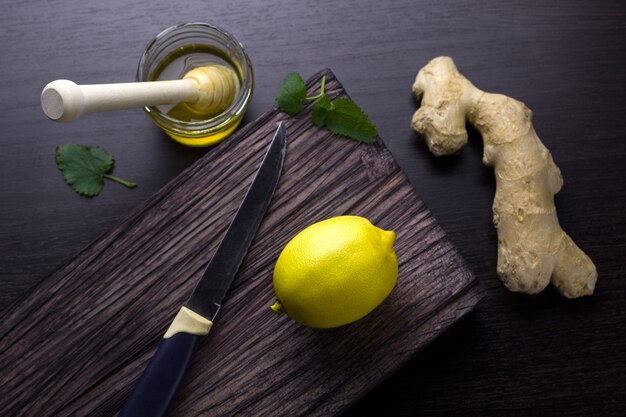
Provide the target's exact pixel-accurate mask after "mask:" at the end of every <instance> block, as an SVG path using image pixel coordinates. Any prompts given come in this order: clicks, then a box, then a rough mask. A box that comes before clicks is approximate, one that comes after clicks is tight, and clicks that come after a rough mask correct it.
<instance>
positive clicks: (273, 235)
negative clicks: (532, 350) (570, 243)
mask: <svg viewBox="0 0 626 417" xmlns="http://www.w3.org/2000/svg"><path fill="white" fill-rule="evenodd" d="M323 74H325V75H326V76H327V84H326V88H327V92H328V94H329V96H330V97H331V98H335V97H338V96H341V95H345V92H344V91H343V88H342V87H341V85H340V84H339V82H338V81H337V80H336V78H335V77H334V75H333V74H332V73H331V72H329V71H325V72H324V73H323ZM321 75H322V73H320V74H318V75H316V76H315V77H313V78H312V79H311V80H310V81H309V83H308V84H309V87H310V89H311V90H310V92H311V93H312V94H310V95H313V94H315V93H314V91H316V90H317V89H319V82H320V80H321ZM280 120H283V121H285V124H286V129H287V135H288V149H287V157H286V161H285V167H284V171H283V174H282V177H281V180H280V183H279V185H278V187H277V190H276V193H275V195H274V198H273V200H272V203H271V205H270V207H269V209H268V213H267V215H266V217H265V218H264V220H263V223H262V224H261V226H260V229H259V231H258V233H257V235H256V237H255V240H254V242H253V244H252V246H251V248H250V250H249V252H248V254H247V256H246V259H245V260H244V263H243V265H242V267H241V270H240V272H239V274H238V276H237V278H236V280H235V282H234V284H233V286H232V288H231V290H230V292H229V295H228V296H227V299H226V301H225V303H224V305H223V307H222V309H221V311H220V314H219V316H218V319H217V321H216V324H215V326H214V327H213V329H212V331H211V333H210V334H209V336H208V337H207V338H205V339H203V341H202V342H201V345H200V347H199V349H198V351H197V352H196V355H195V357H194V359H193V362H192V365H191V367H190V371H189V372H188V375H187V377H186V380H185V382H184V385H183V387H182V388H181V390H180V392H179V395H178V397H177V399H176V402H175V405H174V407H173V410H172V411H171V415H172V416H200V415H219V416H235V415H237V416H240V415H249V416H258V415H272V416H330V415H335V414H337V413H339V412H341V411H343V410H345V409H346V408H347V407H348V406H349V405H351V404H352V403H354V402H355V401H356V400H357V399H359V398H360V397H362V396H363V395H364V394H365V393H366V392H368V391H369V390H371V389H372V388H373V387H374V386H375V385H377V384H378V383H380V382H381V381H382V380H384V379H385V378H387V377H388V376H389V375H390V374H391V373H392V372H394V371H395V370H397V369H398V368H399V367H401V366H402V365H403V364H404V363H406V362H407V361H408V360H409V359H410V358H411V357H412V356H414V354H415V353H416V352H418V351H419V350H420V349H422V348H423V347H424V346H425V345H426V344H427V343H429V342H430V341H431V340H432V339H433V338H434V337H435V336H437V335H438V334H440V333H441V332H442V331H443V330H444V329H445V328H447V327H448V326H450V325H451V324H452V323H453V322H454V321H456V320H457V319H458V318H460V317H461V316H463V315H464V314H465V313H467V312H468V311H469V310H470V309H471V308H472V307H473V306H474V304H475V303H476V302H477V301H478V300H479V298H480V291H479V289H478V287H477V285H476V281H475V279H474V277H473V275H472V274H471V273H470V272H469V270H468V269H467V267H466V266H465V264H464V262H463V261H462V260H461V258H460V256H459V255H458V253H457V252H456V250H455V249H454V248H453V247H452V245H451V244H450V243H449V242H448V241H447V240H446V239H445V235H444V233H443V231H442V230H441V229H440V228H439V227H438V225H437V224H436V222H435V220H434V219H433V217H432V216H431V215H430V213H429V211H428V210H427V209H426V207H425V206H424V204H423V203H422V202H421V201H420V200H419V199H418V198H417V196H416V194H415V192H414V190H413V188H412V187H411V186H410V184H409V182H408V180H407V178H406V177H405V175H404V174H403V173H402V171H401V170H400V169H399V167H398V166H397V165H396V164H395V162H394V160H393V158H392V156H391V154H390V153H389V152H388V151H387V150H386V148H385V147H384V145H383V144H382V142H380V140H378V141H377V142H376V143H375V144H374V145H372V146H365V145H359V144H357V143H356V142H354V141H350V140H347V139H342V138H339V137H336V136H334V135H332V134H331V133H329V132H328V131H326V130H324V129H320V128H318V127H315V126H313V125H312V123H311V120H310V110H309V109H306V110H305V111H302V112H300V113H299V114H297V115H296V116H294V117H288V116H287V115H286V114H284V113H281V112H278V111H270V112H268V113H266V114H264V115H263V116H261V117H260V118H259V119H258V120H257V121H256V122H254V123H251V124H249V125H248V126H246V127H245V128H244V129H242V130H240V131H239V132H238V133H237V134H236V135H235V136H233V137H231V138H230V139H229V140H228V141H226V142H224V143H222V144H221V145H219V146H217V147H216V148H215V149H213V151H212V152H211V153H209V154H207V155H206V156H205V157H204V158H202V159H200V160H199V161H198V162H197V163H195V164H194V165H193V166H192V167H190V168H189V169H187V170H186V171H184V172H183V173H182V174H181V175H179V176H178V177H177V178H176V179H174V180H173V181H172V182H170V183H169V184H168V185H167V186H166V187H165V188H164V189H163V190H161V191H160V192H159V193H157V194H156V195H155V196H153V197H152V198H150V199H149V200H148V201H147V202H146V203H145V204H144V205H143V206H141V207H139V208H138V209H137V210H135V212H134V213H133V214H131V215H130V216H129V217H128V218H126V220H124V221H123V222H121V223H120V224H119V225H118V226H116V227H115V228H113V229H112V230H111V231H110V232H108V233H106V234H105V235H104V236H102V237H101V238H100V239H98V240H97V241H95V242H94V243H93V244H92V245H90V246H89V247H88V248H86V249H85V250H84V251H82V252H81V253H80V254H79V255H78V256H77V257H76V258H74V259H73V260H71V261H70V262H69V263H68V264H67V265H65V266H64V267H62V268H60V269H59V270H58V271H56V272H55V273H54V274H53V275H52V276H50V277H48V278H47V279H46V280H44V281H43V282H42V284H41V285H40V286H38V287H37V288H36V289H35V290H34V291H33V292H32V293H31V294H30V295H29V296H28V297H27V298H25V299H24V300H23V301H22V302H21V303H20V304H17V305H16V306H15V307H14V308H12V309H10V310H9V311H8V312H7V314H6V315H5V316H4V317H3V320H2V324H1V325H0V340H1V341H0V357H2V358H3V364H2V367H0V373H1V374H2V375H3V380H4V383H3V387H2V388H3V395H2V396H1V397H0V409H1V410H3V411H4V413H5V414H6V415H11V416H18V415H37V416H71V415H90V416H109V415H113V414H114V413H115V412H116V410H117V409H118V407H119V406H120V405H121V402H122V401H123V399H124V398H125V396H126V395H127V394H128V392H129V389H130V388H131V387H132V384H133V383H134V381H135V379H136V378H137V376H138V375H139V373H140V372H141V370H142V369H143V366H144V365H145V364H146V362H147V360H148V359H149V358H150V357H151V355H152V353H153V351H154V349H155V346H156V344H157V343H158V340H159V339H160V337H161V336H162V334H163V332H164V330H165V329H166V328H167V325H168V323H169V322H170V321H171V320H172V318H173V317H174V315H175V313H176V312H177V310H178V306H180V305H181V304H182V303H183V301H184V300H185V299H186V297H188V296H189V293H190V291H191V290H192V288H193V286H194V285H195V283H196V282H197V280H198V279H199V278H200V276H201V274H202V271H203V269H204V267H205V266H206V263H207V262H208V260H209V259H210V257H211V255H212V253H213V252H214V251H215V249H216V247H217V244H218V243H219V241H220V240H221V237H222V236H223V234H224V233H225V230H226V227H227V226H228V224H229V219H230V218H231V217H232V216H233V215H234V213H235V211H236V209H237V207H238V205H239V203H240V201H241V199H242V198H243V196H244V193H245V191H246V190H247V188H248V187H249V184H250V182H251V180H252V178H253V175H254V174H255V172H256V169H257V167H258V164H259V163H260V161H261V159H262V157H263V155H264V153H265V150H266V148H267V145H268V144H269V142H270V140H271V138H272V136H273V133H274V131H275V129H276V126H277V122H278V121H280ZM343 214H352V215H361V216H364V217H367V218H369V219H370V220H371V221H372V222H373V223H374V224H376V225H378V226H380V227H382V228H384V229H389V230H395V231H396V232H397V242H396V245H395V249H396V252H397V255H398V261H399V270H400V273H399V277H398V284H397V286H396V288H395V289H394V291H393V292H392V294H391V296H390V297H389V298H388V299H387V300H386V301H385V302H384V303H383V304H382V305H381V306H380V307H379V308H377V309H376V310H375V311H374V312H373V313H372V314H370V315H368V316H367V317H366V318H365V319H363V320H361V321H358V322H357V323H354V324H352V325H349V326H344V327H341V328H338V329H334V330H327V331H320V330H314V329H310V328H306V327H303V326H301V325H299V324H297V323H295V322H293V321H291V320H289V319H288V318H287V317H286V316H277V315H274V314H273V313H272V312H271V311H270V310H269V308H268V306H269V305H270V304H271V302H272V301H273V289H272V279H271V277H272V270H273V265H274V263H275V261H276V258H277V257H278V254H279V253H280V251H281V249H282V248H283V247H284V245H285V244H286V243H287V242H288V241H289V239H290V238H291V237H293V236H294V235H295V234H296V233H297V232H298V231H300V230H302V229H303V228H304V227H306V226H307V225H309V224H312V223H313V222H316V221H319V220H322V219H325V218H329V217H332V216H337V215H343Z"/></svg>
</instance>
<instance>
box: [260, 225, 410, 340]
mask: <svg viewBox="0 0 626 417" xmlns="http://www.w3.org/2000/svg"><path fill="white" fill-rule="evenodd" d="M395 239H396V233H395V232H393V231H386V230H382V229H379V228H378V227H376V226H374V225H372V223H370V221H369V220H367V219H365V218H363V217H358V216H339V217H333V218H330V219H327V220H324V221H321V222H318V223H315V224H312V225H311V226H309V227H307V228H306V229H304V230H303V231H301V232H300V233H298V234H297V235H296V236H295V237H294V238H293V239H292V240H291V241H290V242H289V243H287V245H286V246H285V248H284V249H283V251H282V252H281V254H280V256H279V257H278V261H276V266H275V267H274V291H275V292H276V298H277V301H276V303H275V304H274V305H273V306H272V307H271V309H272V310H274V311H275V312H277V313H281V312H285V313H287V315H288V316H289V317H291V318H292V319H294V320H296V321H298V322H300V323H302V324H304V325H306V326H309V327H317V328H329V327H337V326H342V325H344V324H348V323H351V322H353V321H355V320H358V319H360V318H362V317H363V316H365V315H366V314H368V313H369V312H371V311H372V310H373V309H374V308H376V307H377V306H378V305H379V304H380V303H381V302H382V301H383V300H384V299H385V298H387V296H388V295H389V293H390V292H391V290H392V289H393V287H394V285H395V284H396V279H397V277H398V261H397V259H396V253H395V252H394V250H393V244H394V242H395Z"/></svg>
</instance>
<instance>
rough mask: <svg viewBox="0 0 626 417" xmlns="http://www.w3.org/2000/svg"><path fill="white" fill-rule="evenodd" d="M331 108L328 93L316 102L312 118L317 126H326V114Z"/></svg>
mask: <svg viewBox="0 0 626 417" xmlns="http://www.w3.org/2000/svg"><path fill="white" fill-rule="evenodd" d="M330 110H331V104H330V99H329V98H328V96H327V95H326V94H324V95H322V97H320V99H319V100H317V101H316V102H315V104H314V105H313V112H312V115H311V118H312V119H313V124H315V125H316V126H324V122H325V121H326V116H327V115H328V112H329V111H330Z"/></svg>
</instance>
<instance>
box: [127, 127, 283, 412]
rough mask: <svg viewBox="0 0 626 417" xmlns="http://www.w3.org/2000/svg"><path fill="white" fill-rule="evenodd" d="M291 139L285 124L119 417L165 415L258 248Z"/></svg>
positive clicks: (277, 132) (278, 130)
mask: <svg viewBox="0 0 626 417" xmlns="http://www.w3.org/2000/svg"><path fill="white" fill-rule="evenodd" d="M286 150H287V136H286V133H285V127H284V126H283V123H282V122H281V123H280V124H279V126H278V129H277V130H276V133H275V134H274V138H273V139H272V142H271V143H270V145H269V147H268V150H267V153H266V154H265V157H264V158H263V161H262V162H261V165H260V167H259V169H258V171H257V173H256V176H255V177H254V180H253V181H252V185H251V186H250V188H249V189H248V192H247V194H246V196H245V197H244V199H243V202H242V203H241V205H240V206H239V210H238V211H237V214H235V217H234V218H233V220H232V222H231V224H230V226H229V227H228V230H227V231H226V234H225V235H224V238H223V239H222V242H221V243H220V245H219V246H218V248H217V250H216V251H215V254H214V255H213V258H212V259H211V261H210V262H209V264H208V266H207V267H206V270H205V271H204V275H203V276H202V278H201V279H200V281H199V282H198V284H197V285H196V288H195V289H194V290H193V293H192V294H191V297H189V300H187V302H186V303H185V304H184V305H183V307H182V308H181V309H180V310H179V311H178V314H177V315H176V317H175V318H174V321H173V322H172V324H171V325H170V327H169V328H168V329H167V331H166V332H165V335H164V336H163V340H162V341H161V344H160V345H159V348H158V349H157V351H156V352H155V354H154V356H153V357H152V359H151V360H150V362H149V363H148V365H147V367H146V369H145V370H144V372H143V374H142V375H141V377H140V378H139V380H138V381H137V383H136V385H135V387H134V388H133V391H132V392H131V393H130V395H129V396H128V398H127V399H126V402H125V403H124V405H123V407H122V409H121V410H120V413H119V414H118V417H160V416H163V415H165V412H166V411H167V409H168V407H169V405H170V403H171V401H172V399H173V398H174V394H175V393H176V390H177V388H178V386H179V385H180V383H181V381H182V379H183V376H184V375H185V371H186V370H187V366H188V365H189V361H190V359H191V355H192V353H193V351H194V347H195V345H196V342H197V341H198V339H199V338H200V337H202V336H205V335H207V334H208V333H209V330H211V326H212V325H213V321H214V320H215V316H216V315H217V313H218V311H219V309H220V306H221V305H222V301H223V299H224V297H225V295H226V293H227V292H228V288H229V287H230V285H231V283H232V282H233V279H234V277H235V275H236V274H237V271H238V270H239V266H240V265H241V262H242V261H243V258H244V257H245V255H246V252H247V251H248V248H249V247H250V244H251V243H252V240H253V238H254V235H255V234H256V231H257V229H258V228H259V225H260V224H261V220H262V219H263V216H264V215H265V212H266V210H267V207H268V205H269V203H270V200H271V199H272V195H273V194H274V190H275V188H276V185H277V184H278V179H279V177H280V173H281V171H282V166H283V162H284V160H285V153H286Z"/></svg>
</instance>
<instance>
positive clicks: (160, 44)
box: [137, 23, 254, 146]
mask: <svg viewBox="0 0 626 417" xmlns="http://www.w3.org/2000/svg"><path fill="white" fill-rule="evenodd" d="M186 51H189V52H190V53H191V52H193V53H194V54H196V55H198V54H199V53H200V54H201V53H210V51H216V52H217V53H218V55H219V56H220V59H223V60H225V61H227V62H228V64H229V66H230V67H231V68H232V69H233V70H234V71H235V73H236V74H237V76H238V78H239V81H240V82H241V85H240V87H239V91H238V93H237V95H236V97H235V98H234V101H233V103H232V104H231V105H230V107H228V108H227V109H226V110H225V111H223V112H222V113H220V114H218V115H217V116H214V117H211V118H209V119H207V120H181V119H179V118H176V117H173V116H172V115H170V114H167V112H166V111H164V110H163V109H162V108H160V107H159V106H148V107H145V108H144V109H145V111H146V112H147V113H148V116H150V118H151V119H152V120H153V121H154V123H156V125H157V126H159V127H160V128H161V129H163V131H164V132H165V133H167V134H168V135H169V136H170V137H171V138H172V139H174V140H176V141H178V142H180V143H182V144H184V145H188V146H209V145H214V144H216V143H218V142H220V141H222V140H223V139H224V138H226V137H227V136H228V135H230V134H231V133H232V132H233V131H234V130H235V129H236V128H237V126H238V125H239V123H241V120H242V118H243V115H244V113H245V111H246V109H247V108H248V106H249V104H250V100H251V98H252V92H253V89H254V77H253V72H252V64H251V63H250V58H248V55H247V54H246V51H245V50H244V48H243V45H241V43H240V42H239V41H237V40H236V39H235V38H234V37H233V36H232V35H231V34H229V33H228V32H226V31H225V30H223V29H220V28H218V27H217V26H213V25H210V24H208V23H183V24H180V25H176V26H172V27H170V28H168V29H165V30H164V31H162V32H161V33H159V34H158V35H157V36H156V37H155V38H154V40H152V42H150V44H149V45H148V47H147V48H146V50H145V51H144V53H143V54H142V56H141V60H140V61H139V68H138V69H137V80H138V81H156V80H158V79H159V76H160V74H161V73H162V72H163V70H164V68H166V67H167V65H169V63H170V62H173V60H174V59H175V58H176V57H181V56H183V57H184V56H185V53H186ZM194 58H195V57H194ZM191 61H193V60H191ZM185 62H187V61H185ZM185 65H186V64H185ZM191 68H193V67H190V68H186V69H185V71H188V70H190V69H191ZM183 75H184V74H183Z"/></svg>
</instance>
